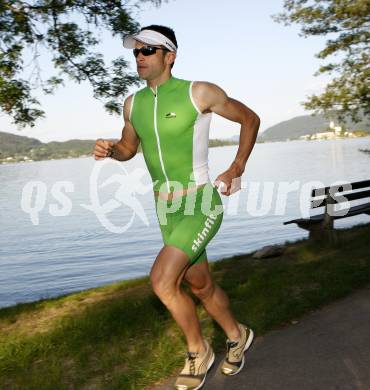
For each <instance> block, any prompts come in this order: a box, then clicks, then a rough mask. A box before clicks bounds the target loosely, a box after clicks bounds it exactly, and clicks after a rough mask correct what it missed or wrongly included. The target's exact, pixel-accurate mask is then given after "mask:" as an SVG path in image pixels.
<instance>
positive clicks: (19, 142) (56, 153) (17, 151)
mask: <svg viewBox="0 0 370 390" xmlns="http://www.w3.org/2000/svg"><path fill="white" fill-rule="evenodd" d="M110 140H111V141H113V142H117V141H118V139H110ZM95 142H96V140H81V139H72V140H68V141H64V142H57V141H52V142H47V143H43V142H41V141H39V140H38V139H36V138H30V137H25V136H22V135H16V134H11V133H5V132H0V163H11V162H20V161H41V160H52V159H60V158H76V157H86V156H92V153H93V149H94V145H95ZM235 144H237V141H233V140H222V139H221V140H220V139H213V140H210V142H209V146H210V147H215V146H225V145H235ZM138 152H139V153H141V145H139V149H138Z"/></svg>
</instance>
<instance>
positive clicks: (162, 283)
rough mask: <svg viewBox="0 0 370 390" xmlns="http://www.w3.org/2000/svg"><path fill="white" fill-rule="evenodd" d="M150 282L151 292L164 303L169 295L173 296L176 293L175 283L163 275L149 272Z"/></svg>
mask: <svg viewBox="0 0 370 390" xmlns="http://www.w3.org/2000/svg"><path fill="white" fill-rule="evenodd" d="M150 283H151V285H152V290H153V292H154V293H155V294H156V295H157V296H158V297H159V298H160V299H161V301H162V302H163V303H164V304H166V303H167V302H169V301H170V300H171V297H173V296H174V294H175V293H176V289H177V286H176V283H175V282H174V281H171V280H168V279H166V278H164V277H163V276H160V275H156V274H155V273H151V274H150Z"/></svg>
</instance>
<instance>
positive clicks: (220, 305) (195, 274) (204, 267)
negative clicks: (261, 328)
mask: <svg viewBox="0 0 370 390" xmlns="http://www.w3.org/2000/svg"><path fill="white" fill-rule="evenodd" d="M184 280H185V281H186V282H187V283H188V284H189V286H190V288H191V290H192V292H193V293H194V295H196V296H197V297H198V298H199V299H200V300H201V302H202V304H203V306H204V308H205V309H206V310H207V312H208V314H209V315H210V316H211V317H212V318H213V319H214V320H215V321H217V323H218V324H219V325H220V326H221V328H222V329H223V330H224V332H225V333H226V335H227V337H228V338H229V339H230V340H238V339H239V337H240V331H239V328H238V325H237V324H238V322H237V320H236V319H235V318H234V316H233V314H232V313H231V311H230V307H229V306H230V302H229V298H228V297H227V295H226V294H225V292H224V291H223V290H222V289H221V288H220V287H219V286H218V285H217V284H216V283H214V282H213V280H212V277H211V274H210V272H209V268H208V261H207V260H204V261H202V262H201V263H199V264H194V265H192V266H191V267H190V268H188V269H187V270H186V272H185V276H184Z"/></svg>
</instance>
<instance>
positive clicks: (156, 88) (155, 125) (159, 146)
mask: <svg viewBox="0 0 370 390" xmlns="http://www.w3.org/2000/svg"><path fill="white" fill-rule="evenodd" d="M150 89H151V88H150ZM152 91H153V89H152ZM153 93H154V132H155V135H156V137H157V146H158V154H159V161H160V162H161V168H162V172H163V175H164V177H165V178H166V184H167V191H168V192H170V183H169V180H168V177H167V174H166V171H165V169H164V164H163V157H162V150H161V144H160V141H159V134H158V126H157V106H158V86H157V85H156V87H155V91H153Z"/></svg>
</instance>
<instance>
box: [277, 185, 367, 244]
mask: <svg viewBox="0 0 370 390" xmlns="http://www.w3.org/2000/svg"><path fill="white" fill-rule="evenodd" d="M357 190H359V191H357ZM366 198H370V180H363V181H357V182H354V183H347V184H336V185H334V186H331V187H324V188H314V189H313V190H312V192H311V204H310V208H311V209H316V208H319V207H325V209H324V212H323V213H322V214H318V215H313V216H310V217H309V218H298V219H292V220H290V221H286V222H284V225H287V224H289V223H296V224H297V225H298V226H299V227H300V228H302V229H305V230H308V231H309V232H310V235H309V238H330V239H334V240H335V239H336V235H335V231H334V220H336V219H340V218H347V217H353V216H354V215H359V214H368V215H370V199H367V201H366V203H363V204H360V205H353V204H352V203H351V202H352V201H353V200H359V199H366ZM342 202H348V204H349V206H348V207H346V208H344V209H341V210H335V205H336V204H339V203H342Z"/></svg>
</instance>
